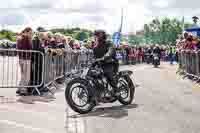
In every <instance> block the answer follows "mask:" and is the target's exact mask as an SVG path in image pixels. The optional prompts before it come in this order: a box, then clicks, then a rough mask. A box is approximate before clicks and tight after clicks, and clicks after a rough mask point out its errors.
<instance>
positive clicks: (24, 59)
mask: <svg viewBox="0 0 200 133" xmlns="http://www.w3.org/2000/svg"><path fill="white" fill-rule="evenodd" d="M31 39H32V29H31V28H30V27H27V28H25V29H24V30H23V31H22V33H21V34H20V36H18V38H17V44H16V45H17V49H19V50H26V51H23V52H21V51H20V52H19V65H20V69H21V81H20V84H19V86H28V83H29V81H30V70H31V60H30V59H31V53H30V52H28V51H27V50H32V42H31ZM16 93H17V94H20V95H25V94H27V89H26V88H21V89H18V90H17V92H16Z"/></svg>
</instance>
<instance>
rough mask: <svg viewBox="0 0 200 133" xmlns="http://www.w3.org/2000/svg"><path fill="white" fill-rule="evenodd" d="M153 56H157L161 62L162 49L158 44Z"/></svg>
mask: <svg viewBox="0 0 200 133" xmlns="http://www.w3.org/2000/svg"><path fill="white" fill-rule="evenodd" d="M153 54H157V55H158V58H159V62H160V58H161V49H160V47H159V45H158V44H157V45H156V46H155V47H154V49H153Z"/></svg>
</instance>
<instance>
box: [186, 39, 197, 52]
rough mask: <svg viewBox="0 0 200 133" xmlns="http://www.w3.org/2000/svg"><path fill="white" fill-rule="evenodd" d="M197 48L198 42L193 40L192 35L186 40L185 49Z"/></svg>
mask: <svg viewBox="0 0 200 133" xmlns="http://www.w3.org/2000/svg"><path fill="white" fill-rule="evenodd" d="M195 48H196V42H195V41H194V40H193V36H191V35H190V36H189V37H188V38H187V40H186V45H185V49H188V50H195Z"/></svg>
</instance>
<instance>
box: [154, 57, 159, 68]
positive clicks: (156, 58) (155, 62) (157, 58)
mask: <svg viewBox="0 0 200 133" xmlns="http://www.w3.org/2000/svg"><path fill="white" fill-rule="evenodd" d="M153 65H154V67H156V68H157V67H158V66H159V65H160V59H159V56H158V54H153Z"/></svg>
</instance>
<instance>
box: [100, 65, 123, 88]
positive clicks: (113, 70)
mask: <svg viewBox="0 0 200 133" xmlns="http://www.w3.org/2000/svg"><path fill="white" fill-rule="evenodd" d="M118 69H119V63H117V62H113V63H109V64H105V65H103V71H104V75H105V77H106V78H107V79H108V82H109V83H110V84H111V86H112V87H114V88H116V87H117V83H118V81H117V79H116V78H115V75H116V74H117V72H118Z"/></svg>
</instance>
